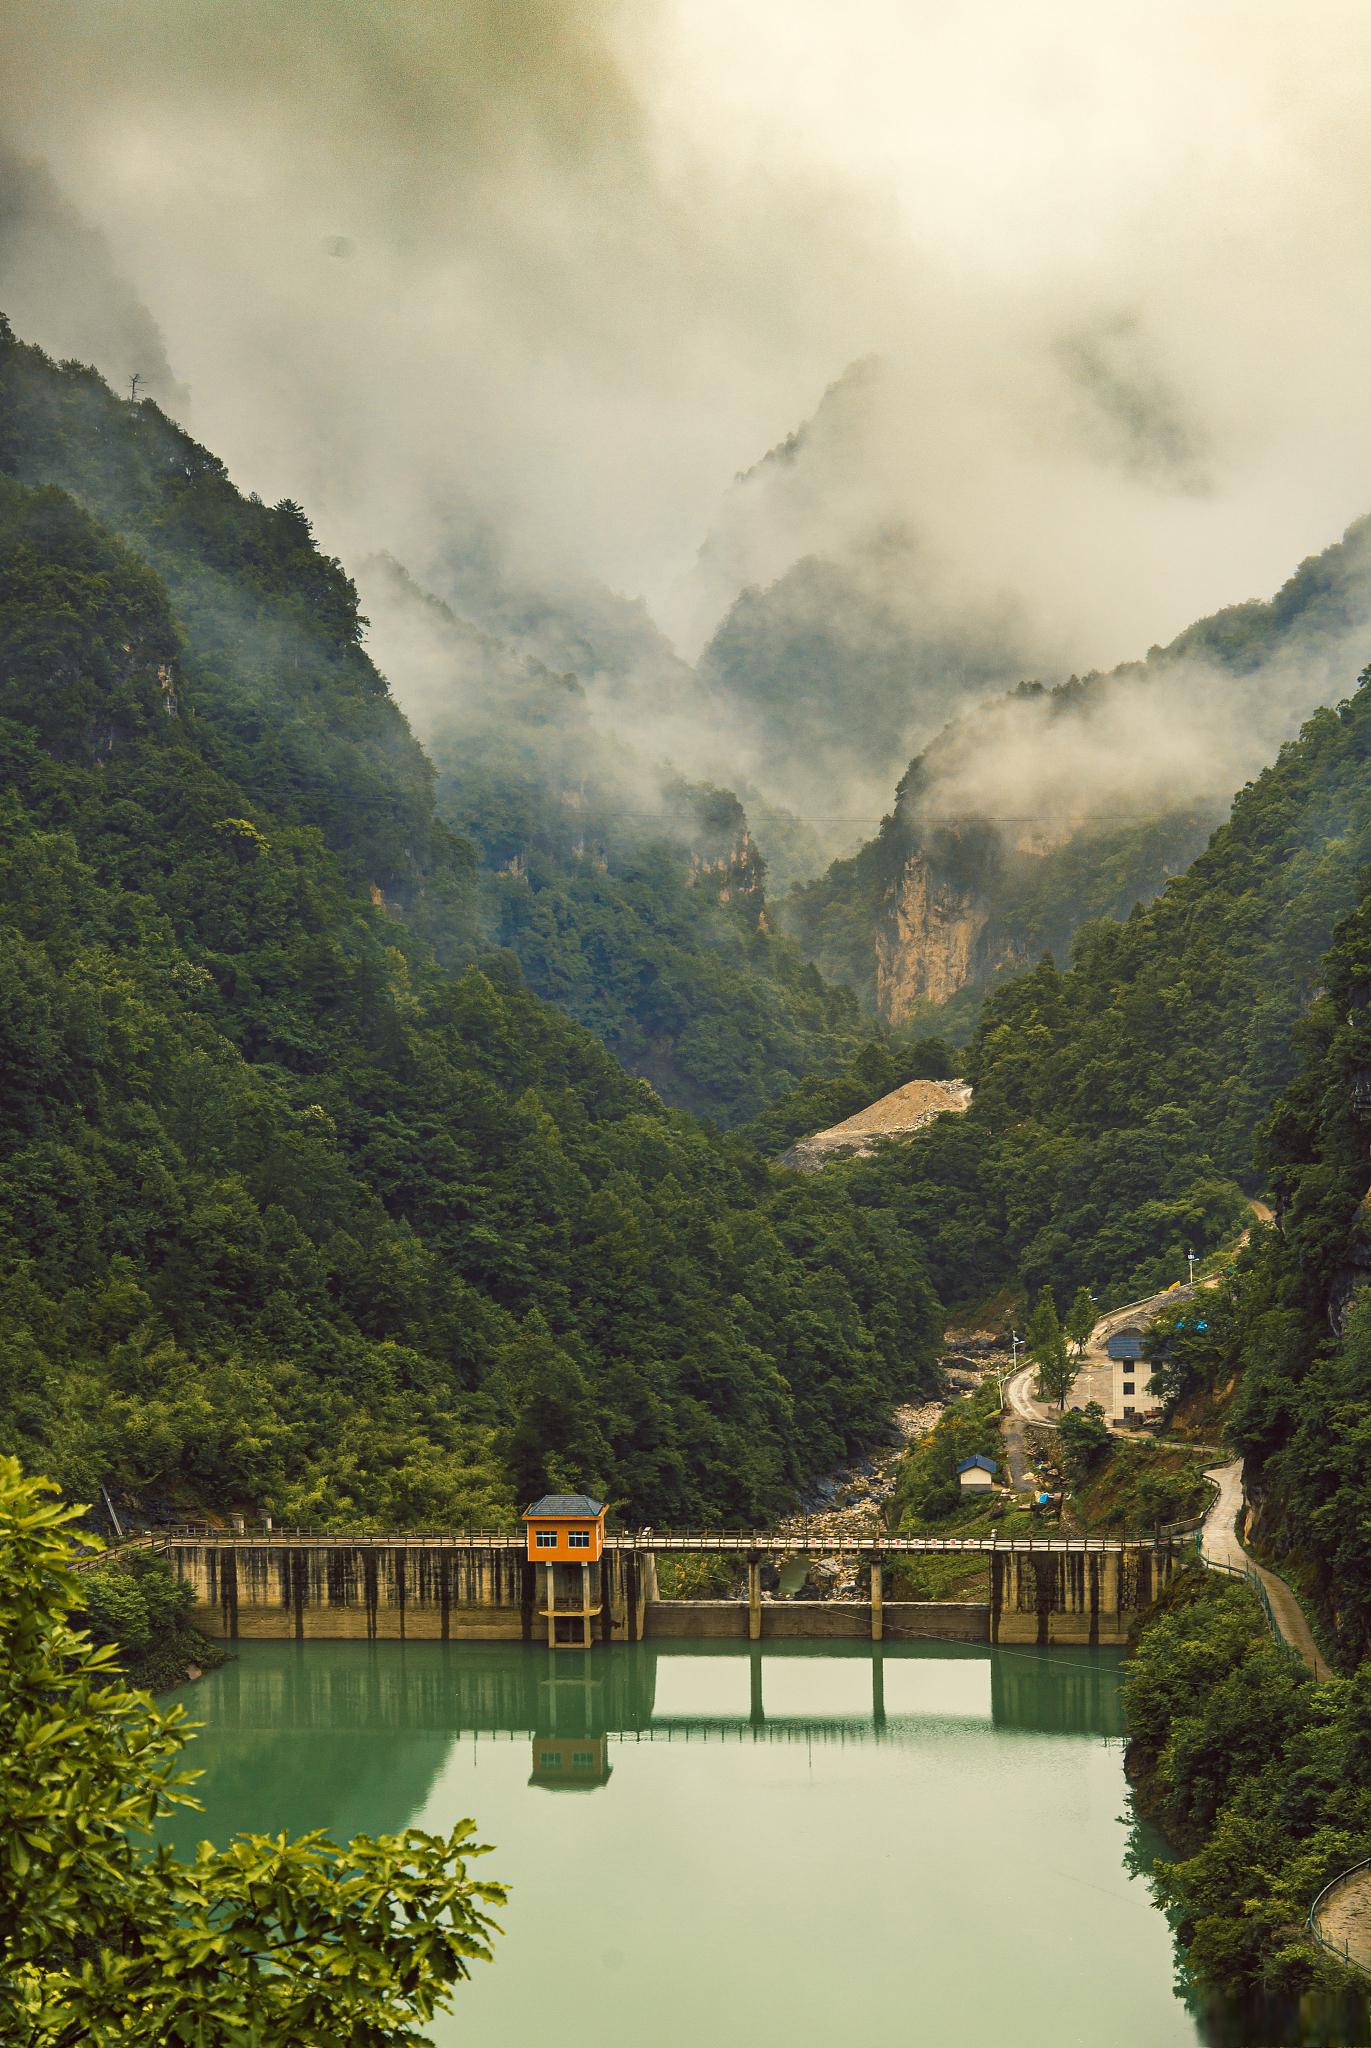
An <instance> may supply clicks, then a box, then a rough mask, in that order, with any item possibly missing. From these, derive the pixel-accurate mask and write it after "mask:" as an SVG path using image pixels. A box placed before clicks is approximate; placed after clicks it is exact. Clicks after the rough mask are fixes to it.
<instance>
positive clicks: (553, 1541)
mask: <svg viewBox="0 0 1371 2048" xmlns="http://www.w3.org/2000/svg"><path fill="white" fill-rule="evenodd" d="M533 1541H534V1543H535V1544H536V1545H537V1547H538V1549H539V1550H555V1549H556V1548H557V1531H556V1530H555V1529H540V1530H539V1531H538V1533H537V1535H536V1536H535V1537H534V1539H533Z"/></svg>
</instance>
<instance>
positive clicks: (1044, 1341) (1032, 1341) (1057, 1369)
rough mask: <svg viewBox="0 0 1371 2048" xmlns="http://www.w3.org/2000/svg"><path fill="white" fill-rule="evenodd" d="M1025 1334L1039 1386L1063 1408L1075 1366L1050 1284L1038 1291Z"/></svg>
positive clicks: (1072, 1380)
mask: <svg viewBox="0 0 1371 2048" xmlns="http://www.w3.org/2000/svg"><path fill="white" fill-rule="evenodd" d="M1024 1334H1025V1338H1026V1340H1027V1343H1028V1355H1029V1357H1030V1358H1031V1359H1032V1360H1033V1363H1034V1364H1035V1365H1036V1366H1037V1368H1038V1384H1039V1386H1040V1387H1041V1388H1042V1391H1043V1393H1044V1395H1045V1396H1046V1398H1047V1399H1048V1400H1049V1401H1055V1402H1056V1404H1057V1406H1058V1407H1059V1408H1064V1407H1065V1406H1066V1397H1067V1395H1068V1394H1069V1393H1070V1392H1071V1388H1072V1386H1073V1384H1074V1382H1075V1378H1076V1368H1075V1366H1074V1365H1073V1364H1072V1363H1071V1360H1070V1359H1069V1358H1068V1357H1067V1352H1066V1336H1065V1333H1064V1332H1063V1330H1062V1326H1061V1324H1060V1323H1059V1322H1058V1321H1057V1304H1056V1301H1055V1300H1054V1299H1053V1294H1052V1289H1051V1288H1050V1287H1043V1288H1042V1289H1041V1290H1040V1291H1039V1294H1038V1299H1037V1301H1036V1302H1035V1303H1034V1305H1033V1313H1032V1315H1030V1317H1029V1318H1028V1328H1027V1330H1026V1331H1025V1333H1024Z"/></svg>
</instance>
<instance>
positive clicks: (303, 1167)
mask: <svg viewBox="0 0 1371 2048" xmlns="http://www.w3.org/2000/svg"><path fill="white" fill-rule="evenodd" d="M0 591H3V602H2V603H0V756H2V757H3V762H4V768H3V789H2V791H0V805H2V806H3V809H2V810H0V918H2V919H3V922H4V926H5V930H4V937H3V944H2V945H0V1162H2V1163H0V1291H3V1296H4V1303H5V1319H4V1320H5V1335H4V1339H3V1343H4V1358H3V1370H0V1390H2V1391H0V1402H2V1403H3V1408H2V1410H0V1413H2V1414H3V1424H2V1435H3V1443H4V1445H5V1447H6V1448H10V1447H12V1448H15V1449H17V1450H18V1451H19V1452H20V1454H21V1455H22V1456H23V1457H24V1458H25V1460H26V1461H28V1462H29V1463H31V1464H32V1465H34V1466H36V1467H38V1468H40V1469H43V1470H46V1471H48V1472H50V1473H52V1474H53V1475H54V1476H55V1477H56V1478H57V1479H58V1480H59V1481H60V1482H61V1483H62V1484H63V1485H64V1486H65V1487H66V1488H68V1489H70V1490H71V1491H73V1492H75V1493H76V1494H78V1495H80V1496H82V1497H86V1498H88V1497H90V1496H91V1495H92V1493H93V1492H94V1491H95V1489H96V1487H97V1486H98V1485H99V1484H100V1483H101V1482H102V1481H105V1482H108V1483H109V1484H110V1485H111V1487H112V1488H113V1489H115V1490H116V1492H119V1491H123V1492H125V1493H128V1494H131V1495H133V1496H134V1497H136V1498H137V1499H139V1500H140V1501H142V1502H144V1503H148V1504H151V1505H154V1506H155V1505H156V1504H157V1503H159V1502H160V1503H162V1504H163V1505H171V1506H193V1505H207V1504H215V1505H219V1506H225V1505H228V1504H230V1503H235V1502H237V1503H242V1504H245V1505H253V1506H256V1507H260V1508H266V1509H269V1510H271V1511H273V1512H275V1513H276V1514H278V1515H286V1516H290V1515H297V1514H304V1515H308V1514H320V1515H327V1516H328V1517H329V1518H330V1519H334V1520H339V1521H342V1520H349V1519H352V1520H359V1519H366V1518H372V1519H375V1520H379V1521H385V1522H391V1523H398V1524H404V1523H406V1522H408V1523H411V1524H413V1523H425V1522H427V1523H432V1522H434V1521H451V1520H461V1519H463V1518H465V1517H469V1516H483V1515H488V1514H492V1513H495V1512H500V1511H505V1512H507V1511H508V1510H509V1509H510V1508H512V1507H513V1506H514V1505H516V1504H517V1500H518V1497H519V1495H520V1494H521V1493H526V1492H528V1491H529V1490H531V1489H536V1488H538V1487H541V1486H542V1485H544V1484H558V1483H562V1484H575V1485H578V1486H579V1485H586V1486H591V1487H596V1488H601V1489H603V1490H604V1492H605V1493H606V1495H607V1496H608V1497H609V1498H610V1499H611V1500H613V1501H614V1502H615V1503H616V1504H618V1505H619V1506H621V1507H622V1509H623V1510H624V1512H625V1513H626V1514H628V1515H630V1516H634V1515H636V1516H650V1517H652V1518H654V1519H657V1520H660V1521H666V1520H668V1519H672V1518H686V1517H697V1516H698V1517H716V1516H737V1517H752V1516H758V1517H760V1516H764V1515H767V1514H770V1513H774V1512H775V1511H776V1510H777V1509H778V1508H780V1507H782V1506H784V1505H785V1504H786V1503H787V1502H788V1501H789V1500H791V1499H792V1498H793V1496H794V1491H795V1488H796V1486H797V1485H798V1484H799V1483H800V1482H801V1481H802V1480H803V1479H804V1478H805V1477H806V1476H808V1475H809V1474H812V1473H814V1472H817V1471H818V1470H820V1469H822V1468H825V1467H827V1466H829V1465H831V1463H832V1462H833V1461H834V1460H835V1459H836V1458H838V1457H840V1456H841V1455H842V1454H843V1453H844V1452H845V1451H846V1450H848V1449H850V1448H851V1447H853V1446H854V1445H855V1444H856V1443H858V1442H859V1441H860V1440H861V1439H862V1438H863V1437H864V1436H865V1435H867V1434H869V1433H870V1432H871V1431H872V1430H874V1429H875V1428H877V1427H878V1426H879V1425H880V1423H881V1421H882V1420H883V1418H884V1416H885V1415H886V1414H887V1413H888V1409H889V1405H890V1403H891V1401H892V1400H893V1399H895V1398H897V1397H898V1396H899V1395H901V1394H903V1393H906V1392H909V1391H911V1390H913V1389H915V1388H917V1387H919V1386H920V1385H922V1384H926V1378H925V1376H926V1373H927V1370H928V1366H929V1362H930V1359H931V1355H932V1347H933V1344H934V1341H935V1331H936V1323H937V1317H936V1313H935V1303H934V1300H933V1296H932V1294H931V1291H930V1288H929V1284H928V1280H927V1278H926V1275H925V1271H924V1266H923V1261H922V1257H921V1254H920V1250H919V1246H918V1243H917V1241H916V1240H915V1239H914V1238H912V1237H910V1236H908V1235H907V1234H906V1233H905V1232H904V1231H903V1229H902V1228H901V1226H900V1225H899V1224H898V1222H897V1221H896V1220H895V1218H894V1217H893V1216H891V1215H890V1214H888V1213H886V1212H884V1211H882V1210H880V1209H877V1208H874V1207H870V1206H864V1205H858V1204H854V1203H852V1202H850V1201H849V1200H848V1199H847V1198H846V1196H845V1193H844V1183H843V1182H842V1180H841V1179H834V1180H830V1179H827V1178H823V1179H820V1180H805V1181H800V1180H792V1179H789V1178H777V1177H776V1176H774V1175H773V1174H772V1173H771V1172H770V1171H769V1170H768V1169H767V1168H766V1166H765V1165H764V1163H763V1161H762V1159H761V1158H760V1156H759V1155H757V1154H756V1153H755V1152H753V1151H752V1150H751V1149H749V1148H748V1147H747V1146H746V1145H744V1144H743V1143H741V1142H740V1141H739V1140H737V1139H726V1138H721V1137H719V1136H716V1135H714V1134H712V1133H711V1132H710V1131H709V1130H707V1129H706V1128H703V1127H702V1126H700V1125H698V1124H696V1123H695V1122H694V1121H693V1120H692V1119H691V1118H690V1117H689V1116H687V1115H684V1114H681V1113H678V1112H673V1111H670V1110H668V1109H665V1108H663V1106H662V1105H661V1103H660V1102H659V1101H658V1100H657V1098H656V1097H655V1096H654V1095H653V1094H652V1093H651V1092H650V1091H649V1090H648V1089H647V1088H646V1087H645V1086H644V1085H643V1084H642V1083H641V1082H640V1081H637V1080H635V1079H633V1078H632V1077H630V1076H629V1075H628V1074H626V1073H625V1071H624V1070H623V1068H622V1067H621V1066H619V1065H618V1064H617V1063H616V1062H615V1061H614V1060H613V1059H612V1058H611V1057H610V1056H609V1055H608V1054H607V1053H606V1052H605V1051H604V1050H603V1048H602V1047H601V1046H600V1044H599V1043H598V1042H597V1041H596V1040H595V1038H593V1037H592V1036H591V1035H590V1034H589V1033H588V1032H587V1031H585V1030H583V1029H582V1028H580V1027H579V1026H577V1025H576V1024H574V1023H572V1022H570V1021H568V1020H567V1019H566V1018H564V1017H563V1016H562V1015H561V1014H560V1013H559V1011H558V1010H556V1009H555V1008H553V1007H551V1006H549V1005H548V1004H546V1003H544V1002H542V1001H540V1000H539V999H538V998H537V997H535V996H534V995H533V994H532V993H530V992H529V990H528V989H527V988H526V987H525V985H524V984H523V982H522V979H521V977H520V974H519V971H518V969H517V967H516V966H515V964H514V962H513V960H512V959H511V957H510V955H509V953H508V952H503V953H497V954H494V955H492V954H490V953H489V952H488V950H487V949H486V947H485V942H484V938H483V934H482V928H481V927H482V911H481V902H480V893H479V887H478V883H477V877H476V862H475V857H474V853H473V851H472V849H471V847H470V846H469V845H468V843H467V842H466V841H464V840H463V839H461V838H460V837H459V836H458V835H457V834H456V833H454V832H453V830H452V829H451V828H450V827H449V826H447V825H446V824H444V822H443V821H442V819H441V818H440V817H439V815H438V812H437V809H436V806H435V795H434V775H433V771H432V769H431V767H430V764H429V762H428V761H427V759H426V758H425V756H424V754H423V753H422V751H421V749H420V748H419V746H418V745H417V744H416V742H415V740H414V738H413V737H412V735H411V733H410V731H409V729H408V727H407V726H406V724H405V721H404V720H403V718H402V717H401V716H400V715H399V713H398V711H397V710H396V707H395V705H394V703H393V702H392V700H391V698H390V697H389V695H388V693H387V690H386V687H385V684H384V682H383V680H382V678H381V677H380V675H379V674H378V673H377V671H376V669H375V668H374V667H373V666H372V664H371V662H370V660H369V659H368V657H367V655H366V653H365V652H364V651H363V647H362V635H363V624H362V621H361V619H360V617H359V614H358V609H357V604H356V597H355V592H354V590H353V587H352V585H351V584H350V582H349V580H348V578H347V577H346V575H345V574H344V573H343V571H342V569H341V568H340V567H339V565H338V564H337V563H336V562H333V561H330V560H328V559H327V558H325V557H323V556H321V555H320V553H319V552H318V550H317V549H316V547H315V546H314V544H313V541H312V539H311V535H310V529H309V525H308V521H307V520H306V518H305V515H304V514H303V512H302V511H301V510H300V509H299V508H298V507H296V506H294V505H291V504H289V503H285V504H282V505H278V506H276V507H274V508H271V507H267V506H265V505H262V504H260V503H258V502H257V501H255V500H252V499H245V498H243V497H242V496H241V495H240V494H239V493H238V492H237V491H235V490H234V488H233V486H232V484H231V483H230V481H229V479H228V478H227V476H226V474H225V472H224V470H223V467H222V465H221V464H219V463H218V462H217V461H216V460H215V459H214V458H213V457H212V456H211V455H209V454H208V453H207V452H206V451H205V450H204V449H202V448H200V447H198V446H197V445H196V444H195V443H194V442H193V441H191V440H190V439H189V438H188V437H187V436H186V435H185V434H184V433H182V432H181V431H180V430H179V429H177V428H176V427H174V426H173V425H172V424H171V423H170V422H169V421H168V420H167V419H166V418H165V417H164V416H163V415H162V414H161V413H160V412H159V411H158V410H157V408H156V407H155V406H154V405H152V404H151V403H140V404H132V403H129V402H127V401H124V400H121V399H118V398H116V397H114V396H113V395H112V394H111V393H110V392H109V390H108V389H107V388H106V387H105V386H104V385H103V384H102V383H101V381H100V380H99V378H98V377H96V376H95V375H94V374H93V373H92V372H89V371H86V370H83V369H82V368H80V367H79V366H74V365H68V366H64V367H62V368H60V369H59V368H58V367H57V366H55V365H54V364H52V363H51V362H50V361H48V360H47V359H46V358H45V357H43V356H42V355H41V354H40V353H39V352H38V351H37V350H35V349H32V348H27V347H25V346H23V345H21V344H20V343H18V342H17V341H15V340H14V339H13V337H12V336H11V335H10V333H9V331H8V330H7V329H6V330H4V331H3V333H2V334H0ZM444 772H445V774H446V773H451V772H452V770H451V767H450V766H449V768H448V769H445V771H444Z"/></svg>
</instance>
